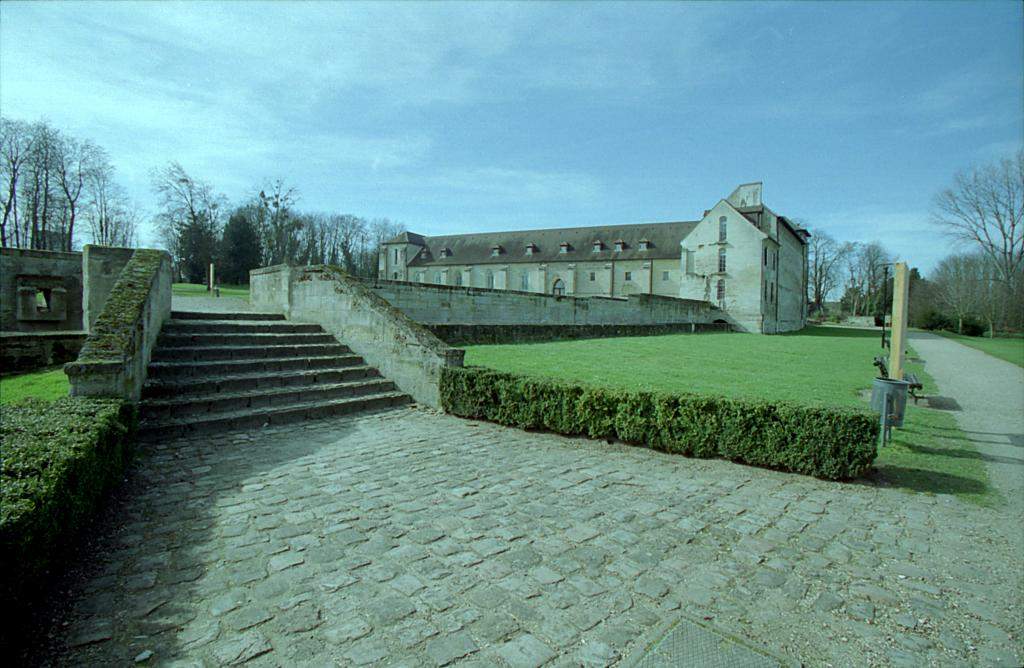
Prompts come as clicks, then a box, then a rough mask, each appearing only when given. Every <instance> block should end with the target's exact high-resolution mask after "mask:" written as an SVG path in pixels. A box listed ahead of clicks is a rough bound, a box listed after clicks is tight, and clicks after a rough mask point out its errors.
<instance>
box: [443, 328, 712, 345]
mask: <svg viewBox="0 0 1024 668" xmlns="http://www.w3.org/2000/svg"><path fill="white" fill-rule="evenodd" d="M425 327H426V328H427V329H429V330H430V331H431V332H433V333H434V334H435V335H436V336H437V338H439V339H441V340H442V341H444V342H445V343H447V344H449V345H453V346H472V345H488V344H495V343H525V342H538V341H556V340H566V339H598V338H608V337H615V336H658V335H661V334H696V333H702V332H722V331H729V330H730V326H729V325H727V324H716V323H675V324H667V325H453V324H428V325H425Z"/></svg>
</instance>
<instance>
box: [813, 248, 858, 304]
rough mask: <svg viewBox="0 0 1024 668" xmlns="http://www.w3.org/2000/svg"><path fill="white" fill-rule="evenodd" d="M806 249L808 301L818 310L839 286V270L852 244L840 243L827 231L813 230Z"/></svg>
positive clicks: (850, 251) (851, 250)
mask: <svg viewBox="0 0 1024 668" xmlns="http://www.w3.org/2000/svg"><path fill="white" fill-rule="evenodd" d="M807 250H808V253H807V255H808V257H807V264H808V280H807V284H808V287H809V288H810V290H811V295H810V301H811V304H812V305H814V308H815V309H816V310H819V311H820V310H821V308H822V307H823V305H824V303H825V300H826V299H828V296H829V295H830V294H832V293H833V292H834V291H835V289H836V288H838V287H839V283H840V281H841V275H840V272H841V270H842V267H843V263H844V262H845V260H846V258H847V256H848V255H849V254H850V253H852V252H853V245H852V244H849V243H846V244H840V243H839V242H837V241H836V240H835V239H834V238H833V237H832V236H831V235H830V234H828V233H827V232H823V231H821V230H814V232H813V233H812V234H811V238H810V243H809V244H808V249H807Z"/></svg>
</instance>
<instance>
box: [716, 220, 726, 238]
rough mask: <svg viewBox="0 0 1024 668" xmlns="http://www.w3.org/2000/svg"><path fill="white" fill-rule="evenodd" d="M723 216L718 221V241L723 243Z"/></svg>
mask: <svg viewBox="0 0 1024 668" xmlns="http://www.w3.org/2000/svg"><path fill="white" fill-rule="evenodd" d="M725 224H726V221H725V216H722V217H721V218H719V219H718V240H719V241H725Z"/></svg>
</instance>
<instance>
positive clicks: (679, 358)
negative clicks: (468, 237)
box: [466, 327, 997, 505]
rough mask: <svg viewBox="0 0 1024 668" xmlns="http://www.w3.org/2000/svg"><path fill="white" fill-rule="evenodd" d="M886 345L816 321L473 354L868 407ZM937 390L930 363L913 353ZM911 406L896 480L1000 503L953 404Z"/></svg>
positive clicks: (883, 473)
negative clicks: (781, 330) (776, 328)
mask: <svg viewBox="0 0 1024 668" xmlns="http://www.w3.org/2000/svg"><path fill="white" fill-rule="evenodd" d="M880 353H881V349H880V347H879V336H878V334H877V333H876V332H872V331H866V330H858V329H840V328H831V327H808V328H807V329H805V330H803V331H802V332H798V333H793V334H785V335H781V336H757V335H753V334H677V335H669V336H650V337H632V338H616V339H591V340H584V341H556V342H550V343H534V344H522V345H494V346H469V347H467V348H466V364H467V365H479V366H487V367H491V368H493V369H497V370H499V371H506V372H511V373H521V374H527V375H535V376H544V377H550V378H558V379H561V380H566V381H573V382H580V383H585V384H589V385H602V386H608V387H619V388H624V389H628V390H647V391H655V392H666V393H682V392H695V393H702V394H705V393H707V394H720V395H725V396H730V397H747V398H758V399H768V400H785V401H792V402H796V403H802V404H811V405H838V406H852V407H866V406H867V402H866V399H865V397H864V394H865V390H867V389H869V388H870V387H871V381H872V379H873V378H874V377H875V369H874V367H873V366H872V364H871V362H872V358H873V357H874V356H875V355H878V354H880ZM908 368H909V369H910V370H911V371H914V372H916V373H917V374H918V375H919V376H920V377H921V378H922V382H924V383H925V393H926V394H927V393H932V394H935V393H936V389H935V386H934V382H933V381H932V379H931V378H930V377H929V376H928V375H927V374H926V373H925V372H924V368H923V365H921V364H919V363H913V362H911V363H909V364H908ZM924 406H925V402H922V406H921V407H916V406H909V407H908V412H907V419H906V422H905V425H906V427H905V428H904V429H902V430H895V431H894V439H893V444H892V446H891V447H887V448H886V449H885V450H884V451H883V452H882V453H881V454H880V455H879V458H878V459H877V460H876V467H877V469H878V471H877V473H876V474H875V475H876V476H878V478H879V479H880V480H882V481H884V482H885V483H887V484H891V485H894V486H898V487H903V488H906V489H912V490H917V491H924V492H931V493H948V494H956V495H958V496H960V497H962V498H965V499H967V500H970V501H973V502H976V503H981V504H985V505H988V504H992V503H995V502H996V501H997V495H996V493H995V491H994V490H992V488H991V487H989V485H988V475H987V471H986V469H985V465H984V462H983V461H982V460H981V459H980V456H979V454H978V453H977V451H976V450H974V448H973V446H972V445H971V443H970V442H969V441H967V440H966V438H965V437H964V435H963V433H962V432H961V431H960V430H959V428H958V427H957V425H956V422H955V419H954V418H953V416H952V415H951V414H950V413H948V412H944V411H939V410H935V409H930V408H925V407H924Z"/></svg>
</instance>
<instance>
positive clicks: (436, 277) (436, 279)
mask: <svg viewBox="0 0 1024 668" xmlns="http://www.w3.org/2000/svg"><path fill="white" fill-rule="evenodd" d="M434 285H441V272H437V273H436V274H434Z"/></svg>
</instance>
